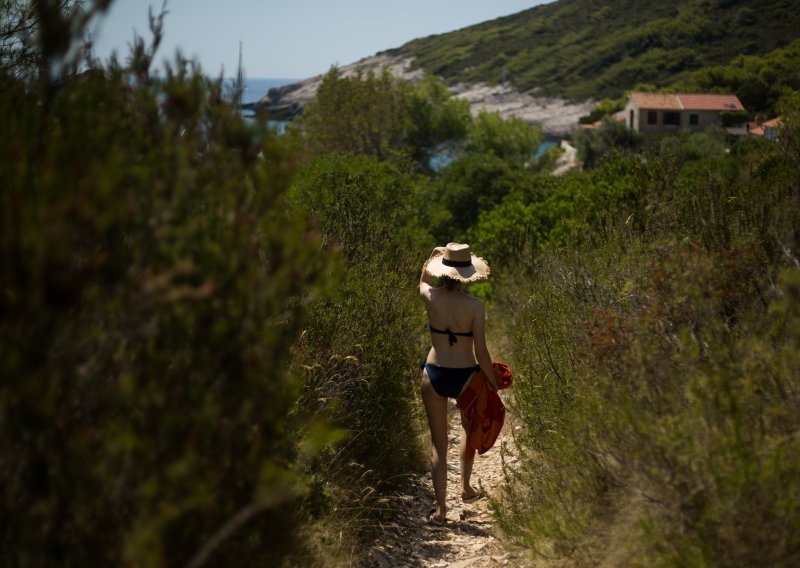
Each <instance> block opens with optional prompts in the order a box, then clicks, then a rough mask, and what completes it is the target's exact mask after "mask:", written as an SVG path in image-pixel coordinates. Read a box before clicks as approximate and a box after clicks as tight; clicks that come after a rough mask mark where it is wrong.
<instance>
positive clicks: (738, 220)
mask: <svg viewBox="0 0 800 568" xmlns="http://www.w3.org/2000/svg"><path fill="white" fill-rule="evenodd" d="M795 99H796V96H795ZM791 100H793V99H787V102H786V107H785V108H784V110H785V111H786V112H787V123H788V124H787V131H786V132H789V131H793V130H790V129H795V128H797V126H796V125H797V124H798V121H800V106H798V105H797V104H796V101H795V102H794V103H791ZM667 140H668V139H665V140H664V142H667ZM696 147H697V145H692V144H689V145H687V141H684V140H682V139H681V138H676V139H675V143H674V144H670V145H668V146H667V145H665V146H664V147H663V148H662V152H660V153H657V154H652V155H649V156H648V158H647V160H646V162H645V163H643V162H642V161H641V160H640V159H639V158H637V157H635V156H625V155H618V156H616V157H611V158H607V159H606V160H605V161H604V162H603V164H602V165H601V166H600V167H599V168H598V169H597V170H593V171H590V172H586V173H583V174H573V175H572V176H567V177H565V178H561V179H558V180H557V181H554V182H552V183H553V184H554V185H555V190H551V191H550V192H548V193H549V194H550V195H558V192H559V190H561V191H563V194H564V195H565V196H569V197H571V198H572V200H574V201H577V200H579V199H582V204H581V207H579V208H575V209H571V208H570V207H569V206H568V204H569V203H571V202H572V201H571V200H567V201H566V202H563V201H561V202H559V201H556V202H555V203H552V205H551V206H550V207H545V204H546V203H547V200H545V201H537V200H534V202H533V203H531V202H530V201H527V202H526V200H525V197H523V196H518V197H516V196H515V198H516V199H517V202H518V205H517V206H516V207H514V208H506V209H504V210H499V211H497V212H495V211H491V212H488V213H484V214H482V216H481V223H480V224H479V226H478V228H477V230H476V232H475V236H476V238H478V239H480V238H481V237H482V236H483V238H484V239H487V240H490V241H492V242H494V243H495V246H498V247H499V248H506V249H512V250H516V251H519V252H520V254H521V258H520V257H517V258H514V259H511V261H510V262H511V263H513V266H514V267H515V269H514V270H513V271H511V270H509V271H504V272H505V274H507V276H506V277H505V279H504V281H503V282H502V283H501V284H497V283H496V284H495V288H494V290H495V293H496V295H497V296H498V301H499V302H501V303H502V305H504V307H505V310H506V313H507V314H508V320H507V321H508V324H509V334H510V336H511V338H512V341H513V345H514V353H515V363H516V370H517V373H518V374H519V378H518V380H517V382H515V394H516V397H515V406H514V409H515V411H516V413H517V415H518V416H519V417H520V418H521V420H522V421H523V424H524V427H523V429H522V430H521V432H520V435H519V436H517V444H516V445H517V450H518V451H519V452H520V453H521V454H522V455H523V456H525V458H524V459H523V463H524V465H523V466H522V467H521V468H519V469H517V470H514V471H512V470H509V474H510V475H511V479H512V483H511V484H509V486H508V487H507V494H506V497H505V498H504V499H503V500H502V503H498V509H497V512H498V514H499V518H500V520H501V522H502V524H503V526H504V527H505V529H506V530H507V531H509V533H510V534H512V535H514V536H515V537H516V538H518V539H519V540H520V542H522V543H525V544H526V545H528V546H531V547H532V548H534V549H535V550H538V551H540V552H542V553H545V554H548V555H557V556H567V555H573V558H574V560H575V561H576V562H579V561H580V559H581V558H583V557H582V555H583V554H585V555H586V556H587V557H594V558H598V557H603V556H604V555H607V554H612V553H613V554H615V558H617V559H618V560H619V561H620V562H621V563H623V564H634V565H635V564H637V563H638V564H641V565H666V566H687V565H692V566H694V565H697V566H742V565H770V566H791V565H793V564H794V563H795V562H797V559H798V556H797V554H798V552H797V551H798V550H799V549H800V548H799V545H800V542H799V541H798V540H797V536H796V535H797V532H796V527H797V526H798V523H800V509H798V507H799V505H798V503H799V502H798V498H797V495H798V491H800V486H798V484H797V482H796V481H795V479H796V476H797V473H798V467H799V466H798V464H800V461H798V450H800V446H798V442H797V436H796V433H797V430H798V426H800V424H799V423H798V421H797V413H796V406H797V404H798V402H800V401H798V398H797V392H798V375H797V373H796V370H795V369H794V367H795V366H794V364H793V363H792V361H794V360H796V359H797V358H798V356H800V352H799V351H798V349H799V348H800V343H798V337H797V333H796V331H797V326H798V322H800V319H798V318H800V311H798V307H800V296H798V285H799V284H800V272H799V271H798V269H797V262H798V261H797V251H798V247H800V234H798V232H797V227H798V226H800V225H798V222H800V184H798V180H800V175H799V174H800V171H799V170H798V161H797V159H796V155H797V154H796V151H797V150H796V147H797V138H795V137H788V136H787V137H786V138H784V145H783V147H780V146H778V145H775V144H770V143H767V142H764V141H763V140H752V141H748V142H743V143H740V144H738V145H736V146H735V147H734V148H733V149H732V150H731V152H730V153H729V154H718V153H717V152H716V151H707V152H698V151H697V150H696ZM579 176H580V177H579ZM570 186H571V187H570ZM562 188H563V189H562ZM562 199H563V198H562ZM565 205H566V206H565ZM537 206H538V207H539V208H538V209H537ZM554 206H555V207H554ZM501 207H502V206H501ZM498 209H500V208H498ZM512 211H516V212H517V217H515V218H514V219H512V221H516V222H512V223H509V222H508V216H509V215H511V214H512ZM548 215H549V218H550V219H552V218H553V216H554V217H555V219H556V221H557V222H556V223H555V224H552V221H551V224H550V225H548V224H547V223H543V220H545V219H548ZM558 221H560V226H561V227H564V228H567V229H568V230H566V231H564V230H561V231H557V232H553V231H552V229H550V227H552V226H559V223H558ZM510 225H511V226H513V227H514V228H513V229H510V228H509V226H510ZM520 225H522V226H520ZM543 226H544V229H543V228H542V227H543ZM501 229H505V231H506V232H505V233H503V232H502V231H501ZM569 229H573V230H569ZM517 243H520V244H517ZM504 244H506V246H505V247H504V246H503V245H504ZM521 244H524V245H526V246H525V247H523V246H521ZM495 273H497V269H495ZM599 527H604V528H602V529H600V528H599ZM589 535H591V537H592V538H591V539H589V538H588V537H589ZM587 542H592V543H593V544H590V545H589V549H588V550H587V549H586V548H584V547H585V546H586V544H585V543H587ZM582 550H583V551H582ZM620 554H622V556H620ZM583 559H584V560H585V559H586V558H583Z"/></svg>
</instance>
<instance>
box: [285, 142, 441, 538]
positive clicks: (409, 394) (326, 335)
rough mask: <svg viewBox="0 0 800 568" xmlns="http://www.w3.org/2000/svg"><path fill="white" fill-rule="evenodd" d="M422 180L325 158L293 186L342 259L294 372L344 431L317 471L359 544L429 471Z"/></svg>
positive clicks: (311, 401)
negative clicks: (425, 454) (417, 287)
mask: <svg viewBox="0 0 800 568" xmlns="http://www.w3.org/2000/svg"><path fill="white" fill-rule="evenodd" d="M420 183H421V182H420V180H418V179H415V177H414V176H413V175H412V174H410V173H409V167H408V164H407V162H400V163H396V162H390V161H384V162H381V161H378V160H376V159H374V158H371V157H368V156H347V155H329V156H326V157H323V158H318V159H317V160H315V161H314V162H312V163H311V164H309V166H308V167H307V168H305V169H304V171H303V172H302V173H301V174H300V175H299V176H298V178H297V180H296V183H295V184H294V186H293V188H292V198H293V202H294V203H295V204H296V206H297V207H298V208H299V209H300V210H301V211H303V212H304V213H306V214H308V215H311V216H313V217H314V218H315V219H316V220H317V223H318V227H319V230H320V232H321V235H322V238H323V242H324V243H325V244H326V245H327V247H328V248H329V249H337V248H338V249H340V250H341V254H342V258H343V259H344V261H345V262H344V264H343V266H341V267H340V270H341V273H340V277H339V279H338V284H337V285H336V286H335V288H334V291H335V294H334V295H333V296H332V297H329V298H327V299H320V300H318V301H316V302H312V303H311V304H310V305H309V306H308V309H309V313H310V320H309V324H308V327H307V328H306V330H305V331H304V333H303V335H302V338H301V340H300V341H299V342H298V344H297V345H296V346H295V348H294V351H293V364H294V366H295V367H296V368H297V369H298V371H299V372H302V374H303V375H305V376H306V386H305V388H304V390H303V393H302V397H301V400H300V405H301V406H302V407H303V408H305V409H307V410H308V411H310V412H311V413H312V414H314V415H316V416H320V417H324V418H326V419H328V420H330V421H331V422H332V423H333V424H335V425H336V426H338V427H339V428H341V429H342V430H343V432H344V433H345V434H346V439H345V440H344V442H343V444H342V446H341V447H338V448H336V450H335V451H334V452H331V453H330V454H328V455H326V456H322V457H321V461H320V463H321V466H320V468H319V471H320V474H321V476H322V477H323V478H324V479H326V480H328V481H329V482H331V483H333V484H334V485H335V490H336V491H337V492H339V494H340V495H339V496H338V497H336V496H331V501H332V503H334V504H336V503H338V504H339V506H340V509H341V510H342V512H341V513H339V515H340V516H342V515H343V516H344V518H347V519H349V521H350V522H349V529H348V530H350V531H351V532H353V533H354V534H355V535H357V536H358V535H360V536H364V533H365V531H367V532H368V531H369V530H371V529H372V526H373V524H372V522H370V520H371V519H374V518H375V516H376V514H380V511H382V508H381V504H380V503H378V500H379V498H380V497H381V496H382V495H383V494H384V493H385V492H387V491H389V490H391V489H392V488H393V487H396V486H397V483H398V482H399V481H401V480H403V479H404V478H405V476H406V475H407V474H409V473H411V472H412V471H415V470H417V469H418V468H419V467H420V463H421V460H420V449H419V445H418V439H419V426H420V424H421V421H420V416H419V405H418V404H417V388H416V382H415V379H417V378H418V377H419V364H420V363H421V362H422V361H423V359H424V355H425V349H424V344H423V343H422V339H423V337H424V334H423V333H422V330H424V312H423V310H421V309H420V308H421V306H420V305H419V302H418V300H417V297H416V294H414V279H415V278H416V277H417V274H418V272H417V270H418V267H419V266H421V259H420V258H419V252H420V251H423V250H425V248H426V247H425V246H423V243H424V244H425V245H427V244H428V239H429V237H428V236H427V235H426V234H425V233H424V232H422V231H421V230H420V228H419V222H420V213H421V212H424V203H423V199H422V194H421V193H420V191H419V189H418V187H419V186H420ZM376 488H377V489H379V491H377V492H376V491H375V489H376Z"/></svg>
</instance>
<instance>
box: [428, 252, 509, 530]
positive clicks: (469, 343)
mask: <svg viewBox="0 0 800 568" xmlns="http://www.w3.org/2000/svg"><path fill="white" fill-rule="evenodd" d="M488 277H489V265H488V264H487V263H486V261H485V260H483V259H482V258H479V257H477V256H475V255H474V254H472V253H471V252H470V249H469V245H466V244H458V243H449V244H448V245H447V246H446V247H436V248H435V249H433V252H431V256H430V258H428V260H427V262H425V265H424V266H423V267H422V275H421V276H420V279H419V293H420V295H421V296H422V300H423V302H424V303H425V310H426V311H427V312H428V326H429V328H430V332H431V343H432V346H431V350H430V352H429V353H428V358H427V359H426V361H425V365H424V366H423V373H422V400H423V402H424V404H425V411H426V412H427V414H428V425H429V426H430V429H431V441H432V442H433V449H432V452H431V470H432V471H431V476H432V478H433V491H434V494H435V495H436V508H435V509H433V510H432V511H431V512H430V513H429V514H428V520H429V521H430V522H432V523H434V524H443V523H445V522H446V521H447V503H446V494H447V492H446V489H447V399H448V398H454V399H457V398H458V397H459V395H460V394H461V393H462V392H463V391H464V389H465V388H466V387H467V385H468V384H469V382H470V381H471V380H472V378H473V377H474V376H475V375H476V373H477V372H478V371H479V370H482V371H483V372H484V373H485V374H486V376H487V377H488V378H489V380H490V385H491V388H493V389H494V390H497V382H496V380H495V375H494V372H493V371H492V358H491V357H490V356H489V350H488V349H487V347H486V335H485V325H484V324H485V319H486V317H485V313H484V308H483V302H481V301H480V300H479V299H478V298H473V297H472V296H469V295H468V294H467V293H466V292H465V291H464V286H465V285H466V284H468V283H470V282H475V281H477V280H482V279H484V278H488ZM433 278H439V279H440V283H441V285H440V286H439V287H434V286H432V281H433ZM460 457H461V499H462V500H463V501H465V502H467V503H471V502H472V501H474V500H476V499H478V498H479V495H478V492H477V491H475V489H474V488H473V487H472V486H471V485H470V481H469V480H470V475H471V474H472V464H473V461H474V460H475V449H474V448H471V447H468V446H467V433H466V431H465V430H464V429H463V424H462V432H461V445H460Z"/></svg>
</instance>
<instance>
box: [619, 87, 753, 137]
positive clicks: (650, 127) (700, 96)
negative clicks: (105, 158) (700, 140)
mask: <svg viewBox="0 0 800 568" xmlns="http://www.w3.org/2000/svg"><path fill="white" fill-rule="evenodd" d="M744 110H745V109H744V106H743V105H742V103H741V101H739V99H738V98H737V97H736V95H717V94H708V93H674V94H673V93H641V92H633V93H631V94H630V97H628V104H627V105H626V106H625V111H624V112H625V124H626V125H627V126H628V128H631V129H633V130H635V131H637V132H639V133H641V134H654V135H657V134H670V133H673V132H677V131H679V130H689V131H700V130H705V129H706V128H708V127H709V126H711V125H712V124H720V122H721V119H720V115H721V114H722V113H723V112H737V111H739V112H742V111H744ZM742 130H743V131H744V129H742ZM744 132H746V131H744Z"/></svg>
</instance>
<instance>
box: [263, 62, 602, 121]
mask: <svg viewBox="0 0 800 568" xmlns="http://www.w3.org/2000/svg"><path fill="white" fill-rule="evenodd" d="M412 63H413V60H412V59H410V58H406V57H403V56H399V55H385V54H383V55H373V56H372V57H366V58H364V59H361V60H359V61H356V62H355V63H351V64H349V65H344V66H342V67H340V68H339V72H340V73H341V75H342V76H343V77H351V76H353V75H355V74H356V73H358V72H359V71H360V72H362V73H368V72H370V71H374V72H376V73H379V72H380V71H381V70H382V69H383V68H387V69H388V70H389V72H390V73H391V74H392V75H394V76H395V77H398V78H400V79H404V80H407V81H419V80H420V79H422V77H423V76H424V71H423V70H422V69H413V68H412ZM323 77H324V75H317V76H315V77H311V78H309V79H305V80H304V81H300V82H298V83H293V84H291V85H286V86H283V87H279V88H276V89H270V91H269V93H267V96H265V97H264V98H262V99H261V101H259V105H260V106H261V107H264V108H269V109H272V110H274V111H275V112H277V113H284V114H296V113H298V112H301V111H302V109H303V107H304V106H305V105H306V104H307V103H308V102H309V101H311V100H312V99H313V98H314V97H315V96H316V94H317V89H318V88H319V85H320V83H321V82H322V79H323ZM450 90H451V92H452V93H453V96H455V97H457V98H460V99H464V100H466V101H468V102H469V104H470V108H471V109H472V113H473V114H477V113H478V112H479V111H481V110H485V111H489V112H497V113H499V114H500V115H501V116H502V117H503V118H509V117H517V118H521V119H523V120H526V121H528V122H530V123H537V124H540V125H541V126H542V130H544V132H545V133H546V134H549V135H553V136H564V135H566V134H568V133H569V132H571V131H572V130H574V129H575V128H576V127H577V125H578V118H580V117H581V116H583V115H586V114H589V111H590V110H591V108H592V105H593V104H594V103H593V101H585V102H583V103H570V102H568V101H566V100H564V99H561V98H558V97H539V96H536V95H535V93H532V92H528V93H522V92H519V91H517V90H515V89H514V88H512V87H511V86H509V85H487V84H484V83H476V84H471V85H467V84H457V85H455V86H453V87H451V89H450Z"/></svg>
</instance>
